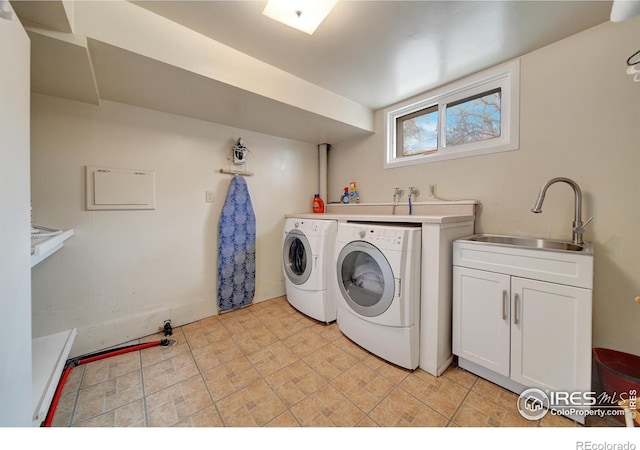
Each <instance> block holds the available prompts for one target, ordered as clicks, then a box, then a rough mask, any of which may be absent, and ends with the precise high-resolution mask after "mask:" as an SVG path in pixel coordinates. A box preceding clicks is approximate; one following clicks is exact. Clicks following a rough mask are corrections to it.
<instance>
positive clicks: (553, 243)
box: [462, 234, 591, 253]
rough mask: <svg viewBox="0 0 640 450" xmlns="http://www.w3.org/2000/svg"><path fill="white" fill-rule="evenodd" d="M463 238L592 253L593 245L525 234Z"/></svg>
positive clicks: (500, 243) (542, 248) (515, 245)
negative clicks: (525, 235) (526, 235)
mask: <svg viewBox="0 0 640 450" xmlns="http://www.w3.org/2000/svg"><path fill="white" fill-rule="evenodd" d="M462 240H465V241H471V242H485V243H489V244H498V245H508V246H513V247H522V248H534V249H540V250H554V251H558V250H559V251H569V252H587V253H591V245H590V244H588V243H584V244H582V245H577V244H573V243H571V242H566V241H557V240H553V239H542V238H535V237H524V236H503V235H495V234H476V235H474V236H469V237H468V238H463V239H462Z"/></svg>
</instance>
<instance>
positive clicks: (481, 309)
mask: <svg viewBox="0 0 640 450" xmlns="http://www.w3.org/2000/svg"><path fill="white" fill-rule="evenodd" d="M509 282H510V277H509V276H508V275H503V274H499V273H493V272H486V271H483V270H474V269H468V268H466V267H458V266H454V267H453V324H452V329H453V337H452V339H453V353H454V354H455V355H458V357H460V358H464V359H467V360H469V361H471V362H474V363H476V364H479V365H481V366H483V367H486V368H487V369H490V370H493V371H494V372H496V373H499V374H501V375H504V376H509V345H510V341H509V333H510V331H509V328H510V321H509V298H510V294H509V292H510V290H509Z"/></svg>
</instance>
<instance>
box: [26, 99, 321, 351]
mask: <svg viewBox="0 0 640 450" xmlns="http://www.w3.org/2000/svg"><path fill="white" fill-rule="evenodd" d="M32 99H33V100H32V116H31V117H32V153H31V161H32V163H31V167H32V171H31V183H32V191H33V208H34V212H33V215H34V222H35V223H38V224H42V225H46V226H52V227H57V228H65V229H66V228H74V229H75V236H73V237H72V238H71V239H70V240H68V241H67V242H66V244H65V247H64V248H63V249H62V250H60V251H59V252H58V253H56V254H55V255H53V256H52V257H50V258H49V259H47V260H45V261H44V262H42V263H40V264H39V265H38V266H36V267H34V269H33V330H34V335H36V336H41V335H46V334H49V333H52V332H55V331H60V330H64V329H68V328H72V327H76V328H78V337H77V339H76V344H75V345H74V347H73V350H72V355H78V354H83V353H87V352H91V351H95V350H98V349H102V348H105V347H106V346H111V345H116V344H120V343H122V342H125V341H127V340H129V339H133V338H138V337H141V336H144V335H147V334H150V333H153V332H156V331H157V330H158V328H159V327H161V326H162V324H163V323H164V320H166V319H171V320H172V323H173V325H174V326H177V325H180V324H184V323H188V322H191V321H194V320H197V319H200V318H203V317H207V316H209V315H213V314H216V313H217V308H216V305H217V298H216V296H217V281H216V279H217V251H218V250H217V242H218V239H217V232H218V220H219V217H220V211H221V209H222V205H223V203H224V199H225V196H226V193H227V189H228V186H229V183H230V181H231V176H230V175H226V174H221V173H219V169H220V168H226V167H228V165H229V163H228V161H227V157H228V156H229V155H230V152H231V148H232V146H233V144H234V143H235V141H236V140H237V138H238V137H242V138H243V140H244V142H245V145H246V146H247V147H248V148H249V150H250V151H251V154H250V156H249V157H248V163H247V170H248V171H250V172H254V173H255V175H254V176H251V177H247V179H246V180H247V183H248V186H249V192H250V194H251V197H252V203H253V207H254V210H255V214H256V223H257V248H256V258H257V267H256V297H255V301H261V300H266V299H269V298H273V297H277V296H280V295H284V293H285V289H284V279H283V274H282V269H281V251H282V250H281V241H282V229H283V226H284V214H285V213H288V212H300V211H307V212H310V210H311V201H312V199H313V194H314V192H315V191H316V189H317V186H318V174H317V167H318V153H317V148H316V146H315V145H311V144H307V143H302V142H296V141H291V140H287V139H281V138H276V137H272V136H267V135H263V134H258V133H253V132H249V131H246V130H239V129H234V128H231V127H226V126H222V125H216V124H212V123H208V122H203V121H199V120H194V119H189V118H186V117H181V116H176V115H171V114H166V113H161V112H156V111H151V110H146V109H142V108H137V107H132V106H127V105H124V104H120V103H114V102H103V104H102V105H101V106H99V107H98V106H92V105H87V104H83V103H77V102H73V101H68V100H63V99H59V98H54V97H49V96H44V95H38V94H34V95H33V97H32ZM86 165H91V166H105V167H111V168H126V169H144V170H153V171H155V172H156V210H154V211H86V208H85V206H84V205H85V195H84V188H85V182H84V172H83V170H84V166H86ZM206 190H213V191H214V193H215V201H214V203H206V202H205V191H206Z"/></svg>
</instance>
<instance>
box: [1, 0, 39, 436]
mask: <svg viewBox="0 0 640 450" xmlns="http://www.w3.org/2000/svg"><path fill="white" fill-rule="evenodd" d="M0 7H1V8H2V10H3V11H8V10H11V6H9V4H8V2H5V3H4V4H1V5H0ZM0 42H2V44H1V45H0V105H1V106H0V211H2V213H1V214H2V215H1V216H0V318H2V327H3V328H2V334H3V336H4V342H3V345H0V361H1V363H0V405H3V407H2V408H0V426H3V427H6V426H12V427H15V426H30V425H31V423H32V414H33V410H32V393H31V268H30V267H31V259H30V254H29V248H30V236H29V231H28V230H29V189H30V188H29V95H30V94H29V89H30V86H29V38H28V37H27V35H26V33H25V31H24V29H23V28H22V26H21V25H20V22H19V21H18V19H17V17H16V16H15V15H13V20H6V19H3V18H0Z"/></svg>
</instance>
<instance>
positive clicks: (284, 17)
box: [262, 0, 338, 34]
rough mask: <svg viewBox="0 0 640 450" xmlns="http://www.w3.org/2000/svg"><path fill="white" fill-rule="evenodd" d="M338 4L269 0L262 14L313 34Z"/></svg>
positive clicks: (323, 0)
mask: <svg viewBox="0 0 640 450" xmlns="http://www.w3.org/2000/svg"><path fill="white" fill-rule="evenodd" d="M337 2H338V0H269V1H268V2H267V6H266V7H265V8H264V11H262V14H264V15H265V16H267V17H271V18H272V19H275V20H277V21H278V22H282V23H284V24H285V25H288V26H290V27H293V28H296V29H298V30H300V31H304V32H305V33H308V34H313V32H314V31H316V28H318V25H320V23H321V22H322V21H323V20H324V19H325V17H327V15H328V14H329V12H330V11H331V10H332V9H333V7H334V6H335V4H336V3H337Z"/></svg>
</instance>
